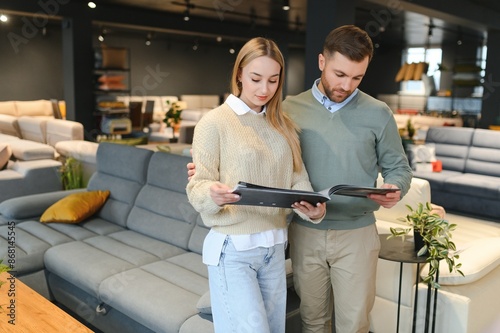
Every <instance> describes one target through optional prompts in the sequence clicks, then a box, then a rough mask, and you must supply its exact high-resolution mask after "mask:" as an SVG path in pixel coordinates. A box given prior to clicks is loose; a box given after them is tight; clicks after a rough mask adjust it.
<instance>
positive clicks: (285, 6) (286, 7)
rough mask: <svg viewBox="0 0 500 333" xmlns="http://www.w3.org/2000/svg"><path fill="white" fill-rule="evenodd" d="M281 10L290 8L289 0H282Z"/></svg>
mask: <svg viewBox="0 0 500 333" xmlns="http://www.w3.org/2000/svg"><path fill="white" fill-rule="evenodd" d="M281 8H283V10H285V11H287V10H290V1H289V0H283V7H281Z"/></svg>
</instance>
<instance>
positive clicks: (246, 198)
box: [232, 182, 399, 208]
mask: <svg viewBox="0 0 500 333" xmlns="http://www.w3.org/2000/svg"><path fill="white" fill-rule="evenodd" d="M396 191H399V189H398V188H378V187H364V186H355V185H337V186H333V187H330V188H327V189H324V190H323V191H320V192H309V191H299V190H287V189H283V188H273V187H266V186H260V185H255V184H251V183H245V182H239V183H238V185H236V187H235V188H234V190H233V193H234V194H238V195H240V196H241V199H240V200H239V201H238V202H234V203H232V204H234V205H250V206H268V207H281V208H291V206H292V204H293V203H294V202H299V201H307V202H309V203H311V204H313V205H315V204H317V203H318V202H325V201H328V200H330V199H331V197H332V195H346V196H350V197H361V198H366V196H367V195H368V194H387V193H392V192H396Z"/></svg>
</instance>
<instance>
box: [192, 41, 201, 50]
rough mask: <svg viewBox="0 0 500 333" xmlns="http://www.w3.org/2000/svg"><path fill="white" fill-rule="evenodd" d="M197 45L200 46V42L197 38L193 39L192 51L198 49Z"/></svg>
mask: <svg viewBox="0 0 500 333" xmlns="http://www.w3.org/2000/svg"><path fill="white" fill-rule="evenodd" d="M199 46H200V44H199V43H198V40H197V39H195V40H194V44H193V51H198V47H199Z"/></svg>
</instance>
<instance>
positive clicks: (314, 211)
mask: <svg viewBox="0 0 500 333" xmlns="http://www.w3.org/2000/svg"><path fill="white" fill-rule="evenodd" d="M292 208H294V209H297V210H298V211H300V212H301V213H304V214H306V215H307V217H309V218H310V219H311V220H318V219H320V218H322V217H323V216H324V215H325V212H326V203H324V202H323V203H319V202H318V203H317V204H316V205H311V204H310V203H309V202H307V201H300V202H295V203H294V204H293V205H292Z"/></svg>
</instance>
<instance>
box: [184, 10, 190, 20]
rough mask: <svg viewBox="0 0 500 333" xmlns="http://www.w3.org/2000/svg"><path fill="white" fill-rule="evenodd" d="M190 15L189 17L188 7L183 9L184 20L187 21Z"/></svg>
mask: <svg viewBox="0 0 500 333" xmlns="http://www.w3.org/2000/svg"><path fill="white" fill-rule="evenodd" d="M189 19H190V17H189V8H187V9H186V10H185V11H184V21H186V22H187V21H189Z"/></svg>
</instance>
